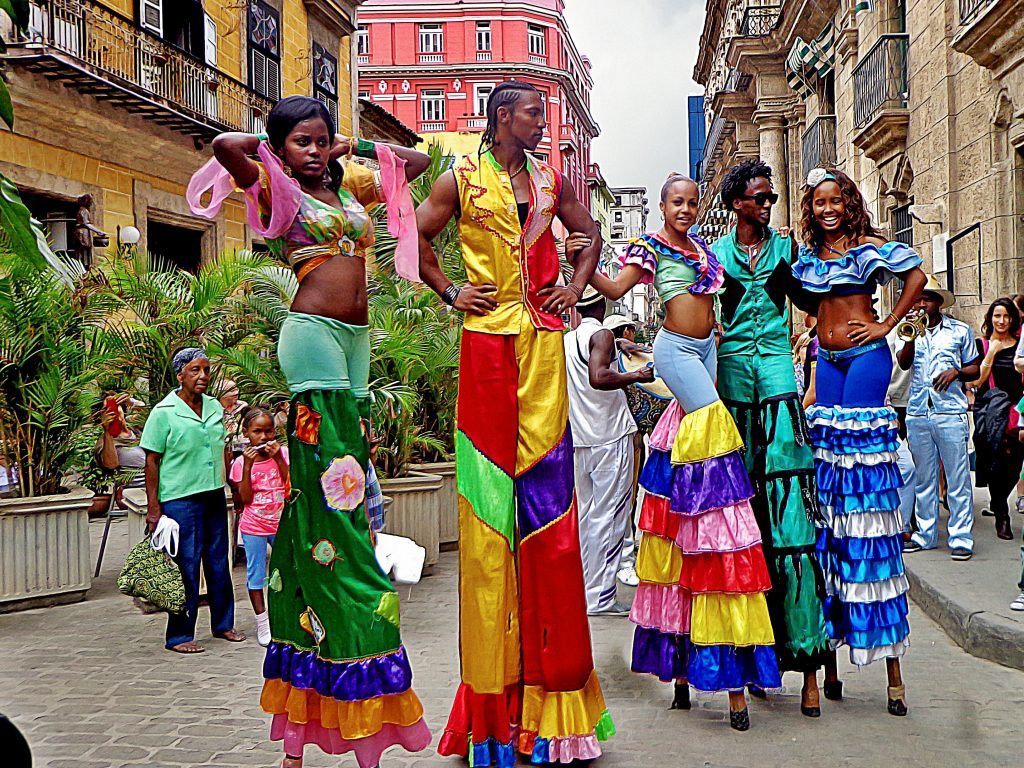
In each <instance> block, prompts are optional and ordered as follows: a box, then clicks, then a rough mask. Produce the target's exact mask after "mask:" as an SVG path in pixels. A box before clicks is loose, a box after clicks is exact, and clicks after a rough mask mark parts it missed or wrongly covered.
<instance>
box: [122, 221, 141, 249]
mask: <svg viewBox="0 0 1024 768" xmlns="http://www.w3.org/2000/svg"><path fill="white" fill-rule="evenodd" d="M141 238H142V233H141V232H139V230H138V228H137V227H133V226H131V225H130V224H129V225H128V226H127V227H121V230H120V232H119V233H118V239H119V240H120V241H121V244H122V245H136V244H137V243H138V242H139V240H140V239H141Z"/></svg>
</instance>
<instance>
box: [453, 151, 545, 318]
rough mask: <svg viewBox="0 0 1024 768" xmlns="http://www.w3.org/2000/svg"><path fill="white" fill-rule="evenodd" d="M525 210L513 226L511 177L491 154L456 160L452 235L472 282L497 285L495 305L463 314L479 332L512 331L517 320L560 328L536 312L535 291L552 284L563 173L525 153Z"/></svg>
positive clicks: (540, 299) (541, 300)
mask: <svg viewBox="0 0 1024 768" xmlns="http://www.w3.org/2000/svg"><path fill="white" fill-rule="evenodd" d="M526 162H527V166H526V170H527V172H528V173H529V176H530V213H529V215H528V217H527V220H526V223H525V225H524V226H520V225H519V215H518V213H517V210H516V197H515V193H514V192H513V190H512V180H511V178H509V174H508V172H507V171H505V169H503V168H502V167H501V166H500V165H499V164H498V161H497V160H495V159H494V157H493V155H491V153H490V152H485V153H484V154H483V155H466V156H465V157H464V158H462V160H460V161H459V162H458V164H457V165H456V166H455V168H454V171H455V181H456V184H457V185H458V189H459V203H460V206H461V211H462V215H461V216H460V218H459V236H460V238H461V240H462V257H463V260H464V261H465V264H466V275H467V277H468V279H469V283H470V284H471V285H485V284H491V285H494V286H497V291H496V292H495V294H494V299H495V301H497V302H498V308H497V309H495V310H493V311H492V312H490V313H489V314H487V315H483V316H480V315H466V319H465V327H466V329H467V330H470V331H477V332H480V333H498V334H516V333H519V332H520V329H521V328H522V327H523V324H524V323H527V322H529V323H531V324H532V325H533V326H534V327H535V328H538V329H542V330H552V331H560V330H562V329H563V325H562V319H561V317H559V316H558V315H553V314H551V313H548V312H541V310H540V306H541V304H543V303H544V297H541V296H538V295H537V292H538V291H539V290H541V289H542V288H546V287H549V286H552V285H555V283H556V281H557V279H558V276H559V267H558V252H557V250H556V248H555V237H554V234H553V233H552V232H551V222H552V220H553V219H554V216H555V213H556V212H557V210H558V201H559V196H560V193H561V189H562V175H561V173H559V172H558V171H557V170H556V169H555V168H553V167H552V166H550V165H548V164H547V163H544V162H541V161H540V160H537V159H536V158H533V157H529V156H528V157H527V161H526Z"/></svg>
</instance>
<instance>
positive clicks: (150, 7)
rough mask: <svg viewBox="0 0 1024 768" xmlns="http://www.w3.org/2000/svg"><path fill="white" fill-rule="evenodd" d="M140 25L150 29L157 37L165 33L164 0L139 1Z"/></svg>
mask: <svg viewBox="0 0 1024 768" xmlns="http://www.w3.org/2000/svg"><path fill="white" fill-rule="evenodd" d="M139 16H140V18H139V26H141V27H142V28H143V29H148V30H149V31H150V32H152V33H153V34H155V35H156V36H157V37H163V35H164V3H163V0H140V1H139Z"/></svg>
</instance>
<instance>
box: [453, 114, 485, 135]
mask: <svg viewBox="0 0 1024 768" xmlns="http://www.w3.org/2000/svg"><path fill="white" fill-rule="evenodd" d="M486 127H487V118H486V117H484V116H482V115H463V116H462V117H460V118H459V119H458V121H457V125H456V128H455V130H457V131H463V132H468V133H473V132H477V131H482V130H483V129H484V128H486Z"/></svg>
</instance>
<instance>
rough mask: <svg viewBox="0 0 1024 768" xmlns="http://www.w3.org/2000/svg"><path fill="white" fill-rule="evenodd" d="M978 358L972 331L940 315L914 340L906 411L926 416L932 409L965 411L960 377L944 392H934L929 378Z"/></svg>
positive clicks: (964, 396)
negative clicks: (932, 325)
mask: <svg viewBox="0 0 1024 768" xmlns="http://www.w3.org/2000/svg"><path fill="white" fill-rule="evenodd" d="M977 358H978V350H977V347H976V346H975V343H974V331H972V330H971V327H970V326H969V325H967V324H966V323H962V322H960V321H959V320H954V319H953V318H952V317H946V316H945V315H943V316H942V320H941V321H940V322H939V324H938V325H937V326H935V327H934V328H929V329H928V331H927V332H926V333H925V335H924V336H922V337H921V338H919V339H918V340H917V344H916V348H915V351H914V365H913V368H912V369H911V370H912V376H911V379H910V399H909V402H908V404H907V413H908V414H909V415H911V416H927V415H929V414H932V413H967V395H966V394H965V393H964V385H963V382H961V381H954V382H953V383H952V384H950V385H949V389H947V390H946V391H945V392H936V391H935V390H934V389H933V388H932V381H933V380H934V379H935V377H936V376H938V375H939V374H940V373H942V372H943V371H948V370H949V369H950V368H963V367H964V366H965V365H968V364H969V363H973V362H974V361H975V360H976V359H977Z"/></svg>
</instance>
